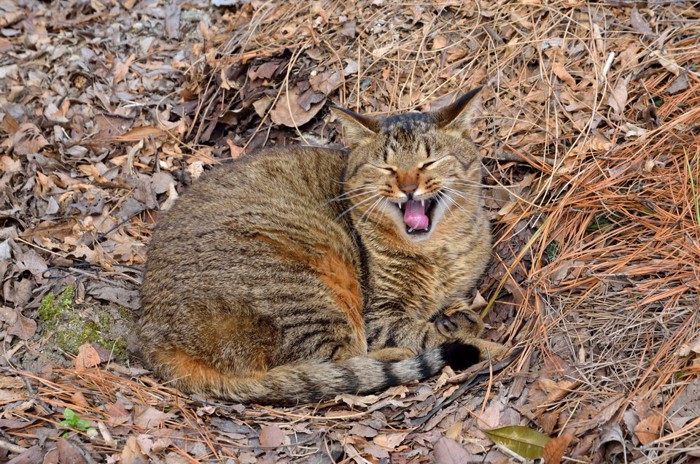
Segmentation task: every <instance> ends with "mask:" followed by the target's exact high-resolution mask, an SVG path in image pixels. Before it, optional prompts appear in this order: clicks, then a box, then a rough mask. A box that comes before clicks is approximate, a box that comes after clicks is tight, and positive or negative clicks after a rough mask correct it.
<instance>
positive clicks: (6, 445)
mask: <svg viewBox="0 0 700 464" xmlns="http://www.w3.org/2000/svg"><path fill="white" fill-rule="evenodd" d="M0 448H3V449H6V450H8V451H9V452H11V453H17V454H22V453H24V452H25V451H27V448H25V447H24V446H19V445H15V444H14V443H10V442H9V441H5V440H3V439H1V438H0Z"/></svg>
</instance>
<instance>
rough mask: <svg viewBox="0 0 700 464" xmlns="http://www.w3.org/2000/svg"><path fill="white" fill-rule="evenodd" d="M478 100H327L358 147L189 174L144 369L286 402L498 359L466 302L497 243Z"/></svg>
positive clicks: (165, 243) (158, 245)
mask: <svg viewBox="0 0 700 464" xmlns="http://www.w3.org/2000/svg"><path fill="white" fill-rule="evenodd" d="M479 90H480V89H475V90H473V91H471V92H469V93H467V94H465V95H464V96H462V97H461V98H459V99H457V100H456V101H455V102H454V103H453V104H451V105H449V106H447V107H446V108H444V109H440V110H437V111H433V112H426V113H407V114H399V115H393V116H389V117H386V118H383V119H381V118H377V117H370V116H364V115H359V114H356V113H354V112H352V111H349V110H344V109H340V108H334V112H335V114H337V115H338V117H339V119H340V120H341V123H342V126H343V128H344V131H345V134H346V139H347V140H346V141H347V144H348V146H349V151H345V150H336V149H329V148H318V147H286V148H271V149H264V150H261V151H258V152H256V153H253V154H250V155H247V156H244V157H242V158H239V159H238V160H236V161H234V162H232V163H230V164H229V165H227V166H225V167H220V168H217V169H215V170H213V171H212V172H211V173H209V174H208V175H206V176H205V177H203V178H202V179H201V180H199V181H197V182H195V183H194V185H193V186H192V187H190V189H189V191H187V192H186V193H185V194H183V195H182V196H181V197H180V198H179V199H178V201H177V202H176V203H175V205H174V206H173V208H172V209H170V210H169V211H167V212H164V213H163V214H162V217H161V218H160V220H159V223H158V225H157V227H156V229H155V232H154V234H153V237H152V240H151V243H150V245H149V250H148V254H147V264H146V272H145V275H144V282H143V286H142V302H143V310H142V314H141V316H140V319H139V324H138V326H139V331H138V334H139V340H140V345H141V353H142V356H143V358H144V361H145V362H146V364H147V365H149V366H150V367H151V368H152V369H153V370H154V371H155V373H156V374H157V375H159V376H160V377H161V378H163V379H165V380H166V381H168V383H169V384H170V385H172V386H175V387H177V388H178V389H180V390H182V391H184V392H188V393H192V394H201V395H205V396H213V397H217V398H221V399H226V400H232V401H238V402H257V403H265V404H280V405H284V404H299V403H307V402H317V401H319V400H322V399H329V398H333V396H335V395H337V394H340V393H351V394H369V393H372V392H376V391H379V390H383V389H386V388H388V387H390V386H393V385H398V384H402V383H405V382H408V381H411V380H419V379H423V378H426V377H430V376H432V375H435V374H436V373H438V372H439V371H440V370H441V369H442V368H443V367H445V366H447V365H449V366H451V367H452V368H454V369H463V368H465V367H467V366H469V365H472V364H474V363H476V362H478V361H479V360H482V359H485V358H486V357H487V356H496V355H499V354H501V353H502V352H503V349H502V346H501V345H499V344H496V343H493V342H488V341H485V340H482V339H479V338H478V336H479V335H480V333H481V331H482V329H483V323H482V321H481V319H480V318H479V316H478V315H476V314H475V313H473V312H472V311H470V309H469V304H468V303H467V301H466V299H465V297H466V295H467V293H468V292H469V291H470V290H471V289H473V287H474V285H475V283H476V281H477V279H478V278H479V276H480V274H481V273H482V272H483V270H484V267H485V266H486V264H487V262H488V260H489V256H490V250H491V237H490V231H489V223H488V220H487V217H486V215H485V213H484V211H483V209H482V206H481V202H480V199H479V196H480V182H481V159H480V156H479V152H478V150H477V148H476V147H475V146H474V145H473V143H472V142H471V141H470V139H469V135H468V132H469V128H470V119H471V116H470V115H471V113H472V111H471V110H472V108H473V106H474V105H473V102H474V97H475V96H476V94H477V93H478V92H479Z"/></svg>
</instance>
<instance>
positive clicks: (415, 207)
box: [396, 198, 437, 235]
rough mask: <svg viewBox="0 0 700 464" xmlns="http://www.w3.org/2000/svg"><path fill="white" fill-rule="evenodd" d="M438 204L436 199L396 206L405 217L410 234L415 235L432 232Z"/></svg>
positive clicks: (413, 201) (410, 201)
mask: <svg viewBox="0 0 700 464" xmlns="http://www.w3.org/2000/svg"><path fill="white" fill-rule="evenodd" d="M436 203H437V202H436V200H435V199H434V198H428V199H427V200H409V201H407V202H403V203H397V204H396V206H397V207H398V208H399V210H400V211H401V214H402V215H403V222H404V224H405V225H406V232H407V233H408V234H411V235H414V234H425V233H428V232H430V227H431V226H432V224H433V210H434V209H435V204H436Z"/></svg>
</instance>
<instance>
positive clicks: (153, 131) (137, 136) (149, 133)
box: [114, 126, 166, 142]
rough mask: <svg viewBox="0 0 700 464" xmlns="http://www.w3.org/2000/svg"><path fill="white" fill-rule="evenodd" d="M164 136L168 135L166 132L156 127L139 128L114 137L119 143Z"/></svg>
mask: <svg viewBox="0 0 700 464" xmlns="http://www.w3.org/2000/svg"><path fill="white" fill-rule="evenodd" d="M164 135H166V133H165V131H163V130H162V129H158V128H157V127H155V126H139V127H134V128H133V129H130V130H129V131H128V132H126V133H124V134H122V135H118V136H116V137H114V140H115V141H117V142H138V141H140V140H143V139H146V138H148V137H162V136H164Z"/></svg>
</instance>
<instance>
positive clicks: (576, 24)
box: [14, 0, 700, 462]
mask: <svg viewBox="0 0 700 464" xmlns="http://www.w3.org/2000/svg"><path fill="white" fill-rule="evenodd" d="M376 3H377V5H372V2H369V1H367V2H343V3H331V2H325V3H324V2H321V3H314V4H313V5H311V6H309V5H306V4H305V2H294V3H290V4H284V5H274V8H272V7H270V5H268V4H262V3H261V4H256V7H255V8H253V7H250V6H248V7H244V8H242V9H241V10H232V11H229V12H226V13H225V15H226V18H227V21H228V23H227V24H230V25H233V26H235V27H232V31H221V30H219V31H218V32H219V34H218V35H217V34H214V33H212V36H211V37H210V40H211V41H212V42H211V43H210V44H209V47H210V49H209V51H208V52H207V53H206V54H205V55H203V58H202V59H201V60H200V61H199V62H196V63H195V64H194V65H193V66H192V68H191V69H190V71H189V74H188V81H187V82H185V83H184V87H185V88H186V89H187V90H186V91H187V92H189V94H190V95H192V96H195V97H196V98H197V106H196V107H195V108H194V110H193V111H191V112H189V113H186V114H185V115H184V116H183V117H184V120H185V122H186V123H185V124H184V125H183V126H184V127H185V128H186V129H183V130H181V131H180V132H179V133H174V134H173V137H174V138H175V139H176V140H178V143H179V144H180V145H181V148H182V150H183V151H184V152H185V153H192V154H193V155H194V156H195V157H197V159H203V156H204V155H201V153H204V154H205V155H206V156H208V154H210V153H211V151H210V147H207V146H206V145H204V143H205V142H206V143H209V140H208V139H206V134H207V129H208V128H211V127H212V126H211V122H212V120H214V118H215V117H217V115H221V114H224V113H225V112H226V111H227V110H240V109H241V108H243V109H244V110H245V109H246V108H247V110H248V112H250V107H251V105H252V104H253V99H248V100H246V96H245V95H244V92H245V91H246V90H247V89H250V88H252V87H247V86H250V85H252V84H251V83H250V82H249V80H247V79H246V78H245V76H246V73H247V71H248V70H252V69H256V67H258V66H260V65H262V64H264V63H266V62H267V61H269V60H272V59H281V60H282V61H283V62H284V63H283V65H282V66H283V67H284V66H287V68H286V70H284V71H283V72H281V73H280V74H279V75H278V76H277V78H273V79H271V80H270V81H269V82H267V83H263V84H261V83H259V82H258V83H257V84H256V85H258V86H260V85H263V87H265V93H266V96H268V97H272V98H271V101H270V104H269V106H268V107H267V109H265V110H264V111H263V116H264V117H263V118H257V119H256V118H255V117H254V116H253V117H251V118H249V119H243V120H241V121H239V127H235V128H231V129H230V131H231V132H230V137H229V140H234V142H235V144H237V145H238V146H239V147H248V146H249V144H250V147H253V146H255V145H256V143H252V142H253V141H254V140H259V142H258V143H257V144H258V145H259V144H260V143H262V142H265V141H268V135H269V134H271V132H270V130H271V127H270V126H269V119H268V116H270V113H271V112H272V111H273V109H274V108H275V107H276V106H277V105H278V104H288V105H289V106H290V109H292V108H291V104H292V102H290V101H285V98H286V95H288V93H289V89H294V87H295V86H296V85H297V83H299V82H304V80H305V79H307V78H308V77H309V75H310V73H311V70H312V69H317V70H323V69H328V70H333V71H342V70H345V69H347V67H348V66H349V65H354V66H355V71H354V72H347V73H345V72H343V73H342V81H341V83H340V85H339V87H338V89H337V90H334V91H333V92H332V93H330V94H329V95H327V96H324V98H325V97H327V98H328V99H329V100H331V101H332V102H335V103H339V104H343V105H345V106H348V107H350V108H353V109H360V110H363V111H367V112H370V113H374V114H386V113H388V112H393V111H397V110H412V109H425V108H426V107H427V105H428V104H429V103H430V102H431V101H432V100H434V99H435V98H437V97H440V96H443V95H446V94H448V93H450V92H454V91H456V90H457V89H461V90H466V89H469V88H471V87H473V86H476V85H479V84H484V83H487V85H488V87H487V89H486V90H485V91H484V95H483V97H484V103H483V110H482V112H481V116H480V117H479V118H478V120H477V123H476V126H477V127H476V128H477V129H478V132H477V135H476V140H477V142H478V143H479V144H480V146H481V147H482V149H483V153H484V155H485V156H486V158H485V166H486V169H487V170H488V172H489V175H488V176H486V179H485V182H486V183H487V184H488V185H489V186H490V187H491V188H490V189H489V190H488V191H487V193H486V195H487V197H489V198H493V203H492V205H491V206H492V207H493V216H494V219H495V230H496V233H497V237H498V239H497V242H496V244H495V249H496V252H497V255H496V257H495V260H496V268H497V271H494V272H493V273H490V274H489V275H488V276H487V277H486V279H485V282H484V285H483V286H482V291H483V292H484V294H485V295H486V296H487V299H488V300H489V305H488V306H487V310H488V311H487V312H488V317H489V318H490V321H491V323H492V325H493V326H494V327H495V328H496V329H498V331H499V333H500V335H501V337H502V339H503V340H505V341H508V342H510V343H513V344H521V345H522V346H524V347H525V351H524V352H523V355H522V358H521V359H520V360H519V361H518V362H516V363H515V364H514V367H513V368H512V370H511V371H509V374H508V375H506V376H501V377H499V378H498V379H497V381H499V382H506V385H511V384H512V381H513V379H516V378H522V377H523V376H524V377H525V378H527V380H528V385H529V382H530V381H532V380H536V379H539V380H548V381H549V380H552V379H553V380H554V381H555V382H556V385H558V386H559V387H560V389H559V393H557V394H550V395H549V396H546V397H543V398H541V399H540V401H539V402H536V401H535V400H534V399H533V400H532V402H531V404H532V405H533V411H534V412H532V414H531V415H530V416H529V418H530V419H531V420H532V423H531V425H533V426H534V427H539V428H541V429H543V430H545V431H547V432H548V433H550V434H552V435H555V434H559V433H561V432H562V431H573V432H574V433H575V435H577V438H578V443H579V446H581V443H584V442H585V441H586V439H587V438H586V437H591V436H592V437H594V438H595V437H598V436H599V435H598V432H596V430H597V429H596V428H595V427H596V426H598V425H600V424H599V423H598V422H597V421H599V420H601V416H600V414H601V410H603V412H605V414H606V415H605V419H606V420H609V421H611V422H610V423H612V424H622V423H623V416H624V414H625V412H626V411H631V410H634V411H635V413H638V414H640V415H641V414H642V412H640V411H642V410H643V409H644V408H642V407H640V406H639V405H640V404H645V405H647V410H653V411H655V412H658V413H659V414H660V415H661V416H662V417H663V423H662V427H661V428H660V429H659V430H657V435H658V439H657V440H656V441H654V442H652V443H651V445H650V446H649V447H648V448H647V449H646V450H645V451H644V452H645V453H647V454H648V455H649V456H650V457H651V458H652V459H653V460H656V462H663V461H664V460H665V459H671V458H672V457H676V458H679V459H681V456H683V450H684V449H686V448H688V447H691V446H698V439H699V438H698V436H697V426H698V423H697V421H689V422H687V423H685V424H682V425H680V426H678V427H675V426H673V424H671V422H670V417H669V408H670V407H671V406H672V404H673V400H674V399H675V398H676V397H678V396H679V395H681V394H682V392H683V388H684V386H685V385H686V384H687V383H688V382H692V381H695V382H697V378H698V374H700V363H699V362H698V358H697V356H696V357H695V358H694V359H693V353H692V352H691V353H690V354H689V355H688V354H686V355H685V356H682V355H680V354H679V349H680V348H681V347H682V346H683V345H684V344H690V343H691V342H693V341H695V340H698V337H700V320H699V317H698V311H697V308H698V306H699V301H698V290H699V287H700V285H699V283H698V263H699V262H700V229H699V227H700V206H699V203H698V202H699V201H700V188H699V186H698V182H699V181H700V175H699V174H700V148H699V147H700V134H699V132H698V126H697V121H698V120H700V78H699V77H698V74H697V63H698V60H699V59H700V53H699V52H698V39H697V38H698V32H700V27H699V26H698V15H697V11H696V10H693V9H692V6H691V4H690V3H684V2H681V3H675V4H671V5H658V4H656V3H654V2H649V4H648V5H645V7H646V8H640V10H638V11H637V10H634V11H633V10H632V8H631V7H630V6H629V5H626V4H625V2H622V1H618V2H609V3H607V4H606V3H601V4H593V5H589V4H586V3H583V2H571V1H558V2H539V1H537V0H535V1H529V2H523V3H526V4H518V5H512V4H509V3H505V2H479V3H469V4H467V5H464V6H462V2H436V3H435V4H418V3H416V4H398V3H395V2H386V1H385V2H376ZM343 17H344V18H343ZM640 17H641V19H640ZM352 21H355V27H354V29H353V28H350V29H351V30H350V31H349V32H348V29H347V28H346V26H347V23H348V22H352ZM681 25H682V26H683V27H680V26H681ZM645 26H646V27H647V28H649V29H648V30H647V29H646V28H645ZM652 26H653V27H652ZM343 31H345V32H343ZM205 32H206V31H205ZM224 37H225V38H226V39H224ZM285 51H286V53H287V54H285ZM611 56H612V61H609V60H610V57H611ZM241 70H242V73H241V72H237V71H241ZM681 75H684V76H685V78H686V79H687V86H686V87H685V88H681V90H680V91H677V92H676V91H674V93H670V92H669V91H668V90H669V87H670V86H671V85H673V84H674V82H676V80H677V79H678V78H679V76H681ZM222 76H228V78H230V79H232V81H233V80H235V79H238V80H236V81H235V85H222ZM240 76H243V77H240ZM260 98H262V96H260ZM292 111H294V109H292ZM243 113H245V111H244V112H243ZM314 121H315V122H312V123H310V125H309V126H305V127H303V128H293V130H294V131H295V133H296V134H297V136H298V137H299V138H300V139H304V140H306V139H312V138H313V137H316V138H319V137H321V138H332V137H335V133H334V132H333V131H332V130H329V129H328V127H327V123H328V122H329V120H328V116H327V115H326V114H325V113H322V112H321V113H319V114H318V115H317V119H315V120H314ZM319 121H321V122H319ZM329 127H332V126H329ZM261 137H262V139H261ZM273 139H274V137H273ZM273 141H274V140H273ZM208 150H209V151H208ZM693 186H694V187H693ZM503 314H507V316H503ZM504 320H505V321H506V322H507V323H503V321H504ZM533 359H534V360H536V362H535V363H534V364H533V362H532V360H533ZM539 366H544V367H547V369H545V368H544V367H543V368H542V370H541V371H540V369H539ZM30 378H32V379H33V381H34V382H36V384H37V385H39V387H38V394H39V398H40V399H41V400H42V401H43V402H46V403H47V404H50V405H53V406H57V407H59V408H60V407H63V406H70V407H72V408H74V409H76V410H77V411H78V412H79V413H80V414H83V415H85V416H87V417H89V418H91V419H95V420H98V421H99V420H101V419H99V418H100V417H103V411H101V410H99V409H96V408H94V407H92V406H90V405H91V404H92V405H94V404H112V403H114V402H115V401H117V400H118V398H119V397H120V396H123V397H127V398H128V399H129V401H130V402H131V403H133V404H136V405H144V406H147V405H150V406H155V407H157V408H159V409H162V408H163V407H164V405H169V407H171V408H174V409H173V411H175V413H174V414H173V415H172V416H169V417H168V419H167V421H166V425H167V426H168V427H169V428H171V429H178V428H183V429H186V430H189V431H191V430H195V431H196V433H190V432H188V436H187V437H185V438H183V440H184V441H199V442H202V443H204V444H205V445H206V447H207V450H208V452H209V453H211V454H209V457H222V456H221V454H220V453H221V447H220V445H222V443H223V442H221V440H222V437H221V436H220V435H216V433H215V432H213V431H212V430H210V429H209V428H207V427H203V426H202V425H201V421H199V420H198V417H199V416H198V415H197V408H198V407H204V406H201V404H200V403H197V402H194V403H193V402H192V401H190V400H185V399H181V398H179V397H178V396H177V395H176V394H175V392H173V391H171V390H169V389H168V388H167V386H163V385H160V384H159V383H158V382H157V381H154V380H153V379H150V378H148V377H146V376H137V377H135V379H129V378H128V376H125V375H123V374H122V375H118V374H115V373H113V372H112V371H110V370H106V369H104V368H102V369H89V370H85V371H75V370H57V371H54V376H53V377H52V378H53V380H51V381H49V380H46V379H43V378H39V377H31V376H30ZM564 387H566V388H564ZM441 388H442V389H445V388H448V387H447V386H443V387H441ZM532 388H533V389H534V388H535V387H534V386H533V387H532ZM118 393H119V395H118ZM478 394H479V393H478V392H477V395H478ZM81 395H82V399H81ZM85 398H87V399H88V401H84V399H85ZM533 398H534V397H533ZM611 398H613V401H612V402H611V400H610V399H611ZM487 402H488V398H485V399H483V405H484V406H485V405H486V403H487ZM81 404H82V406H81ZM604 406H609V407H607V408H605V407H604ZM356 409H357V410H358V411H359V413H358V414H359V415H360V417H365V415H364V413H363V412H362V411H363V408H362V407H358V408H356ZM193 411H194V412H193ZM238 412H239V413H240V414H241V415H242V416H241V417H244V418H247V419H248V420H251V421H255V420H260V419H266V420H270V419H274V420H275V421H280V422H282V421H288V422H289V423H294V422H295V421H308V422H309V423H311V424H316V425H318V424H319V423H321V424H323V423H324V422H325V421H331V422H332V421H334V420H336V419H327V418H326V417H325V416H323V415H316V414H315V412H314V410H313V409H309V408H301V409H296V410H286V411H285V410H280V411H278V410H274V409H269V408H263V409H256V408H247V409H242V410H241V411H238ZM482 412H483V407H482ZM200 413H201V411H200ZM232 413H233V412H232ZM35 418H36V419H39V420H41V421H44V422H46V421H53V423H55V422H56V421H57V419H56V418H55V417H54V418H50V419H47V417H45V416H42V415H40V414H37V415H36V416H35ZM345 420H348V419H345ZM500 425H506V424H500ZM628 432H630V431H628ZM630 433H631V432H630ZM14 437H22V433H16V434H14ZM628 439H629V440H630V441H631V442H633V443H636V445H639V443H638V442H635V441H634V438H633V437H628ZM225 444H227V445H230V440H225ZM589 445H590V443H589ZM103 446H104V448H103V449H102V450H98V452H99V451H101V452H105V453H107V454H109V453H110V452H111V451H112V450H113V449H114V445H103ZM119 446H121V445H119ZM575 446H576V445H572V448H571V449H570V450H569V453H573V454H575V453H576V449H575V448H574V447H575ZM594 451H595V450H594ZM594 451H591V452H586V451H585V450H584V451H583V452H581V454H579V455H578V456H579V459H583V460H586V459H588V457H590V456H592V455H593V454H594ZM183 454H184V452H183Z"/></svg>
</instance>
